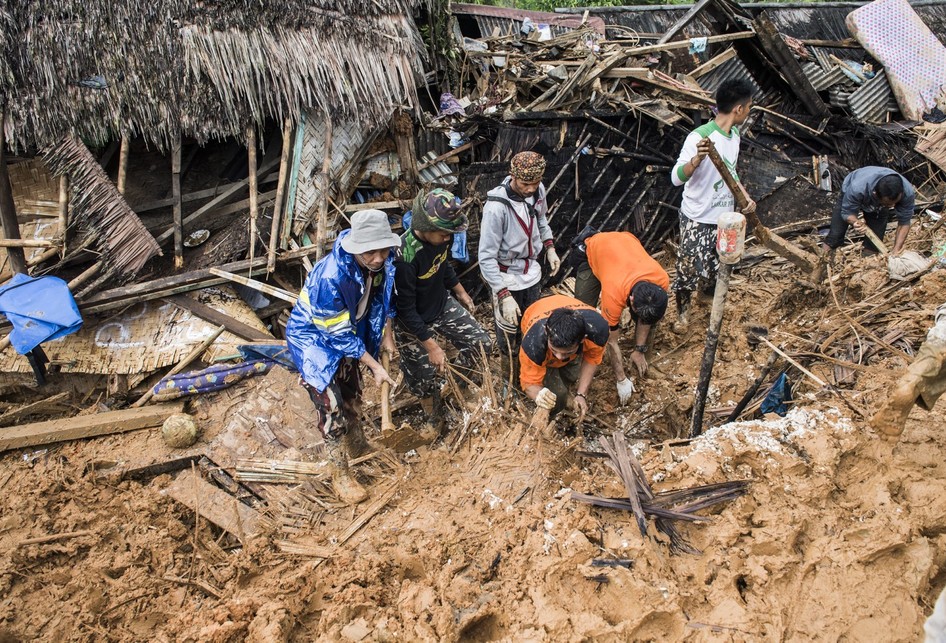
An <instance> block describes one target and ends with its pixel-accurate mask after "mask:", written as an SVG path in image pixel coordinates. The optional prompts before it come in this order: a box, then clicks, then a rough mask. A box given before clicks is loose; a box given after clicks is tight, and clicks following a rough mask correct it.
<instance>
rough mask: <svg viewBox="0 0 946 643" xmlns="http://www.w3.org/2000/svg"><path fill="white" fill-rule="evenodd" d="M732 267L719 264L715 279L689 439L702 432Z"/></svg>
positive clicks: (726, 264)
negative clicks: (717, 274)
mask: <svg viewBox="0 0 946 643" xmlns="http://www.w3.org/2000/svg"><path fill="white" fill-rule="evenodd" d="M731 274H732V266H731V265H729V264H728V263H720V264H719V276H717V278H716V291H715V292H714V294H713V310H712V312H710V321H709V328H707V329H706V346H705V347H704V349H703V361H702V362H700V377H699V380H697V384H696V396H695V397H694V398H693V417H692V420H691V422H690V437H691V438H695V437H696V436H698V435H699V434H700V433H702V432H703V411H704V409H705V408H706V391H707V390H708V389H709V383H710V378H712V376H713V366H714V365H715V364H716V346H717V345H718V344H719V329H720V328H722V325H723V312H724V310H725V308H726V294H727V293H728V292H729V276H730V275H731Z"/></svg>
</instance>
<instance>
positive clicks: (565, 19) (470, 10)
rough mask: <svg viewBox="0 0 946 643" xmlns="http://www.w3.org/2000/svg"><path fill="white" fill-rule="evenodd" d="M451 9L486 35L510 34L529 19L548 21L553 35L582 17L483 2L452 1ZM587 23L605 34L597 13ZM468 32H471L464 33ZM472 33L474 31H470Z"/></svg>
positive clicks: (574, 25)
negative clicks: (455, 2)
mask: <svg viewBox="0 0 946 643" xmlns="http://www.w3.org/2000/svg"><path fill="white" fill-rule="evenodd" d="M450 11H451V13H453V14H454V15H461V16H472V17H473V19H474V20H475V21H476V26H477V27H478V28H479V31H480V33H479V37H481V38H485V37H488V36H491V35H493V34H497V35H503V36H507V35H511V34H514V33H517V32H518V31H519V30H520V29H521V28H522V23H523V21H524V20H525V19H526V18H529V19H530V20H531V21H532V22H533V23H535V24H537V25H539V24H547V25H549V27H550V28H551V31H552V33H553V34H554V35H559V34H562V33H565V32H568V31H573V30H574V29H577V28H578V27H580V26H581V25H582V16H572V15H568V14H563V13H547V12H544V11H525V10H523V9H510V8H506V7H494V6H491V5H482V4H453V5H451V6H450ZM587 26H590V27H592V28H593V29H594V30H595V31H597V32H598V33H600V34H602V35H604V33H605V30H604V20H603V19H602V18H600V17H599V16H590V17H589V18H588V22H587ZM465 35H470V34H465ZM473 35H475V34H473Z"/></svg>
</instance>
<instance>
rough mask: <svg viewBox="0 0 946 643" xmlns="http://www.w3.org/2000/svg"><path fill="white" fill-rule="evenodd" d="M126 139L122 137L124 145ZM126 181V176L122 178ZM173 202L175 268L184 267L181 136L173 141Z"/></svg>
mask: <svg viewBox="0 0 946 643" xmlns="http://www.w3.org/2000/svg"><path fill="white" fill-rule="evenodd" d="M124 141H125V139H122V145H123V146H124ZM122 180H123V181H124V178H123V179H122ZM171 199H172V200H173V203H172V204H171V207H172V211H173V216H174V269H175V270H180V269H181V268H183V267H184V223H183V222H184V205H183V202H182V201H181V137H180V136H176V137H174V142H173V143H171Z"/></svg>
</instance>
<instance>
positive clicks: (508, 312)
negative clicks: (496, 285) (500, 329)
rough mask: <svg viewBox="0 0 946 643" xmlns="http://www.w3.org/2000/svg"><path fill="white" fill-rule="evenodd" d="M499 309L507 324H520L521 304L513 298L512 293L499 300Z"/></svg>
mask: <svg viewBox="0 0 946 643" xmlns="http://www.w3.org/2000/svg"><path fill="white" fill-rule="evenodd" d="M499 310H500V312H501V313H502V315H503V319H505V320H506V323H507V324H509V325H510V326H518V325H519V314H520V311H519V304H517V303H516V300H515V299H513V298H512V295H508V296H506V297H503V300H502V301H501V302H499Z"/></svg>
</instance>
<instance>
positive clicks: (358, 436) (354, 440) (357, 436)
mask: <svg viewBox="0 0 946 643" xmlns="http://www.w3.org/2000/svg"><path fill="white" fill-rule="evenodd" d="M342 444H343V445H344V447H345V449H347V451H348V455H350V456H351V457H352V458H360V457H361V456H363V455H368V454H369V453H371V452H372V451H374V449H372V448H371V444H370V443H369V442H368V438H366V437H365V431H364V429H363V428H362V426H361V424H360V423H352V425H351V426H349V428H348V432H347V433H345V436H344V437H343V438H342Z"/></svg>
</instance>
